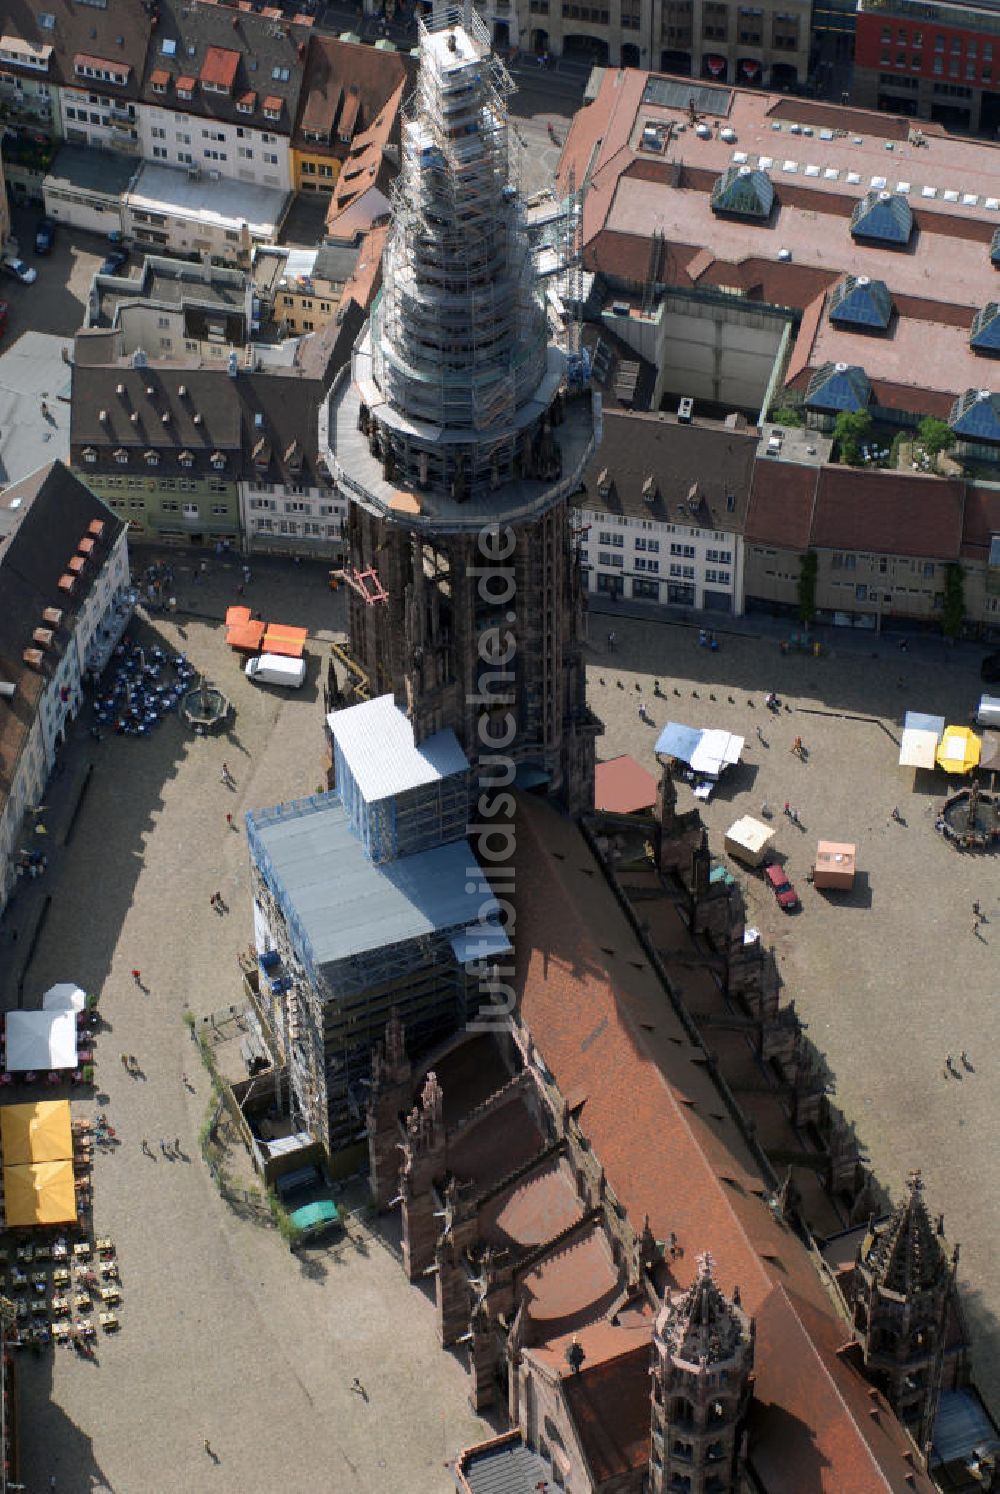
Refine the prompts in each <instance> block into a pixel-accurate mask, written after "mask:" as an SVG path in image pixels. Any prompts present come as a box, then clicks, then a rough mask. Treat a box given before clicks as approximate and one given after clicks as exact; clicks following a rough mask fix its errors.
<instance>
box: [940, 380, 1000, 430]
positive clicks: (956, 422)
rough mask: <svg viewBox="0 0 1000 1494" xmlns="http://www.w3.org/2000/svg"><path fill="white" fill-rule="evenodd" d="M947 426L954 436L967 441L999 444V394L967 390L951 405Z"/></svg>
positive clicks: (981, 390)
mask: <svg viewBox="0 0 1000 1494" xmlns="http://www.w3.org/2000/svg"><path fill="white" fill-rule="evenodd" d="M948 424H949V425H950V426H951V428H952V430H953V431H954V432H955V435H956V436H964V437H965V439H966V440H967V441H995V442H997V444H1000V394H991V393H990V391H989V390H988V389H967V390H966V391H965V393H964V394H960V395H959V397H958V399H957V400H956V401H955V403H954V404H953V405H952V407H951V414H950V415H949V417H948Z"/></svg>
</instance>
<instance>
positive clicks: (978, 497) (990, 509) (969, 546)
mask: <svg viewBox="0 0 1000 1494" xmlns="http://www.w3.org/2000/svg"><path fill="white" fill-rule="evenodd" d="M995 534H1000V489H997V488H982V487H980V486H979V485H978V483H970V484H969V486H968V487H967V488H966V490H965V516H964V523H963V527H962V554H963V555H964V556H965V557H966V558H967V559H969V560H972V559H976V560H985V559H986V557H987V556H988V554H989V549H990V542H991V541H992V539H993V536H994V535H995Z"/></svg>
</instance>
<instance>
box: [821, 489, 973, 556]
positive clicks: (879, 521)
mask: <svg viewBox="0 0 1000 1494" xmlns="http://www.w3.org/2000/svg"><path fill="white" fill-rule="evenodd" d="M964 501H965V484H964V482H960V481H957V480H954V479H944V478H940V477H930V476H924V475H923V474H922V473H917V472H913V473H903V472H883V471H875V472H867V471H865V470H864V469H858V468H854V467H833V466H826V467H821V468H820V474H819V485H818V487H817V491H816V506H815V512H814V516H813V525H812V535H811V541H812V543H813V544H814V545H819V546H821V547H822V548H824V549H829V550H872V551H874V552H875V553H876V554H885V555H898V554H905V555H912V556H914V557H916V558H921V557H924V558H926V559H929V560H957V559H958V553H959V548H960V546H961V542H962V509H963V505H964Z"/></svg>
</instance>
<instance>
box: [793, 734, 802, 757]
mask: <svg viewBox="0 0 1000 1494" xmlns="http://www.w3.org/2000/svg"><path fill="white" fill-rule="evenodd" d="M792 751H793V752H794V753H795V756H796V757H801V756H802V738H801V737H796V738H795V741H794V742H793V743H792Z"/></svg>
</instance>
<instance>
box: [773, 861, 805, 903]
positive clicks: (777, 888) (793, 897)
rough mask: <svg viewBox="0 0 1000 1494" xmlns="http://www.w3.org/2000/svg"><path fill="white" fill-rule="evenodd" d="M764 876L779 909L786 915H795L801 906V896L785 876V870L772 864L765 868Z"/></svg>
mask: <svg viewBox="0 0 1000 1494" xmlns="http://www.w3.org/2000/svg"><path fill="white" fill-rule="evenodd" d="M764 875H765V877H766V878H767V880H768V884H769V885H770V888H771V891H772V892H773V893H774V895H775V897H776V898H777V899H778V907H779V908H781V909H782V911H783V912H785V913H794V912H795V909H796V908H797V907H798V906H799V895H798V893H797V892H796V891H795V888H794V887H793V886H792V884H791V882H789V880H788V878H787V877H786V876H785V871H784V868H783V867H781V866H775V865H774V863H773V862H772V863H771V864H770V865H769V866H765V868H764Z"/></svg>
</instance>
